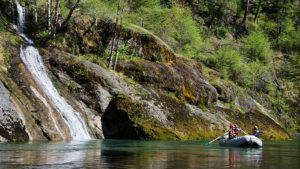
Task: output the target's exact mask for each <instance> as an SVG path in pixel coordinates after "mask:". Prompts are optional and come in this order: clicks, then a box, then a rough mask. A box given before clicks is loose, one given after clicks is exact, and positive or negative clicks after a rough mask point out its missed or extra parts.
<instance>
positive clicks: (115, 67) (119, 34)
mask: <svg viewBox="0 0 300 169" xmlns="http://www.w3.org/2000/svg"><path fill="white" fill-rule="evenodd" d="M123 12H124V7H123V8H122V12H121V22H120V27H119V33H118V40H117V49H116V58H115V64H114V71H115V70H116V69H117V64H118V56H119V42H120V38H121V32H122V24H123Z"/></svg>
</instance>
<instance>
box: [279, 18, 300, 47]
mask: <svg viewBox="0 0 300 169" xmlns="http://www.w3.org/2000/svg"><path fill="white" fill-rule="evenodd" d="M278 46H279V47H280V48H281V49H282V50H284V51H300V26H298V27H296V28H295V27H294V23H293V22H292V20H290V19H287V21H286V23H285V24H284V25H283V28H282V31H281V34H280V36H279V37H278Z"/></svg>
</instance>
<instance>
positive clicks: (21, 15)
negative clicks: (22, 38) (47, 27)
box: [15, 0, 25, 33]
mask: <svg viewBox="0 0 300 169" xmlns="http://www.w3.org/2000/svg"><path fill="white" fill-rule="evenodd" d="M15 2H16V5H17V11H18V25H19V32H21V33H23V31H24V28H25V8H23V7H22V6H21V5H20V3H19V2H18V1H17V0H15Z"/></svg>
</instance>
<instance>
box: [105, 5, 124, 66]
mask: <svg viewBox="0 0 300 169" xmlns="http://www.w3.org/2000/svg"><path fill="white" fill-rule="evenodd" d="M120 3H121V0H119V5H118V9H117V17H116V23H115V24H116V25H115V28H114V30H113V31H114V32H113V33H114V36H113V39H112V42H111V49H110V56H109V64H108V68H111V66H112V60H113V54H114V43H115V38H116V35H117V27H118V22H119V11H120Z"/></svg>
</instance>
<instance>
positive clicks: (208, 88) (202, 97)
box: [119, 57, 217, 105]
mask: <svg viewBox="0 0 300 169" xmlns="http://www.w3.org/2000/svg"><path fill="white" fill-rule="evenodd" d="M119 71H121V72H123V73H124V74H125V75H126V76H128V77H132V78H134V79H135V80H136V81H138V82H140V83H142V84H143V85H148V86H152V87H154V88H156V89H162V90H166V91H168V92H170V93H175V96H176V97H177V98H178V99H180V100H183V101H184V102H186V103H190V104H193V105H199V104H205V105H210V104H211V103H214V102H216V100H217V91H216V89H215V88H214V87H213V86H212V85H210V84H209V82H208V81H207V80H206V78H205V77H204V76H203V74H202V70H201V65H199V64H197V63H195V62H192V61H190V60H188V59H185V58H181V57H178V59H177V60H176V61H174V62H172V63H167V64H166V63H154V62H150V61H146V60H133V61H127V62H124V63H121V64H120V67H119Z"/></svg>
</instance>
